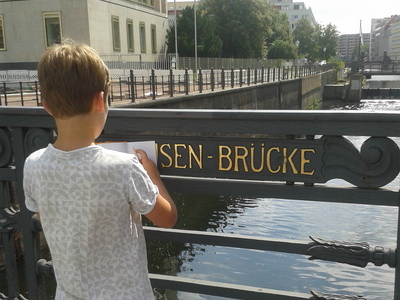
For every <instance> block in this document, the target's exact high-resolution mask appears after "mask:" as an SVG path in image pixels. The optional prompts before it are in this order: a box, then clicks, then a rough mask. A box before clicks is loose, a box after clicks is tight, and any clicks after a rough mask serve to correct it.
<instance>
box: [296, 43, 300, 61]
mask: <svg viewBox="0 0 400 300" xmlns="http://www.w3.org/2000/svg"><path fill="white" fill-rule="evenodd" d="M295 44H296V48H297V58H298V57H299V54H300V48H299V46H300V42H299V41H296V42H295Z"/></svg>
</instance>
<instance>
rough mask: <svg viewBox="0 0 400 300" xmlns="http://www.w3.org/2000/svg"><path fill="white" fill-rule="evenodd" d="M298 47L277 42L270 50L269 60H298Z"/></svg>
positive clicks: (286, 42) (285, 42) (287, 42)
mask: <svg viewBox="0 0 400 300" xmlns="http://www.w3.org/2000/svg"><path fill="white" fill-rule="evenodd" d="M296 52H297V47H296V45H294V44H293V43H292V42H289V41H282V40H276V41H275V42H274V43H273V44H272V45H271V46H270V48H269V50H268V56H267V57H268V58H269V59H292V58H296V56H297V55H296Z"/></svg>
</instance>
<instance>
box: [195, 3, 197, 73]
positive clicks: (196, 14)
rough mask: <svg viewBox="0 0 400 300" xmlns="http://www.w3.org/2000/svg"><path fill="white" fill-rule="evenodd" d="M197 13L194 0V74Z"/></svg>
mask: <svg viewBox="0 0 400 300" xmlns="http://www.w3.org/2000/svg"><path fill="white" fill-rule="evenodd" d="M196 15H197V12H196V0H194V59H195V72H196V74H197V16H196Z"/></svg>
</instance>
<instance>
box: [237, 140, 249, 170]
mask: <svg viewBox="0 0 400 300" xmlns="http://www.w3.org/2000/svg"><path fill="white" fill-rule="evenodd" d="M239 150H243V152H244V153H243V154H239ZM248 155H249V150H247V148H246V147H244V146H235V168H234V170H235V172H239V160H241V161H242V162H243V169H244V171H245V172H246V173H247V172H249V168H248V167H247V163H246V157H247V156H248Z"/></svg>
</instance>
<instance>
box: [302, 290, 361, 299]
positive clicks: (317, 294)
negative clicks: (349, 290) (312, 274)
mask: <svg viewBox="0 0 400 300" xmlns="http://www.w3.org/2000/svg"><path fill="white" fill-rule="evenodd" d="M310 293H311V294H312V295H313V296H314V298H313V299H317V300H367V298H364V297H363V296H360V295H356V296H348V295H335V294H328V293H321V292H315V291H310Z"/></svg>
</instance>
